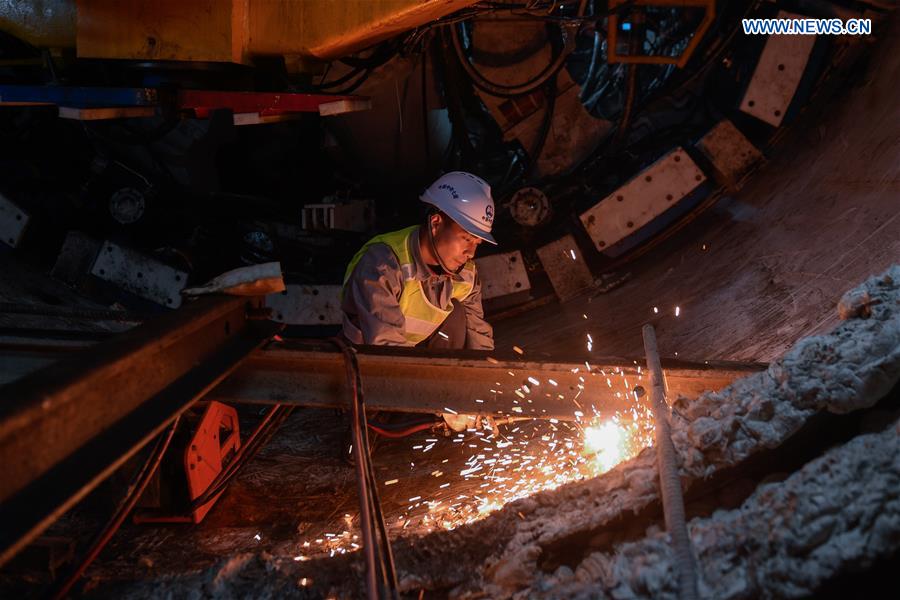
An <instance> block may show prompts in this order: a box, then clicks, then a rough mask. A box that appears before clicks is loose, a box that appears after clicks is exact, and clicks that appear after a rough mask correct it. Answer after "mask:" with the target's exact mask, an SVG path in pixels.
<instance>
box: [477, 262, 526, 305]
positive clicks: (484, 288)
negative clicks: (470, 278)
mask: <svg viewBox="0 0 900 600" xmlns="http://www.w3.org/2000/svg"><path fill="white" fill-rule="evenodd" d="M475 265H476V266H477V267H478V277H479V279H481V296H482V298H483V299H485V300H490V299H491V298H499V297H502V296H508V295H509V294H515V293H518V292H524V291H527V290H529V289H531V282H529V281H528V273H527V272H526V271H525V264H524V263H523V262H522V253H521V252H519V251H518V250H516V251H515V252H507V253H505V254H492V255H490V256H485V257H483V258H476V259H475Z"/></svg>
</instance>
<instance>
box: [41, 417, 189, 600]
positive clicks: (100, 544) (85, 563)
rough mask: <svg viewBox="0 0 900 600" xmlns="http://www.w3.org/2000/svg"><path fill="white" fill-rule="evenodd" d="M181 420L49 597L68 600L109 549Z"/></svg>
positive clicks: (161, 438)
mask: <svg viewBox="0 0 900 600" xmlns="http://www.w3.org/2000/svg"><path fill="white" fill-rule="evenodd" d="M180 418H181V417H180V416H178V417H175V420H174V421H172V425H171V426H169V432H168V434H160V436H159V437H158V438H157V440H156V445H155V446H154V448H153V451H152V452H151V453H150V455H149V456H148V457H147V460H146V462H145V463H144V465H143V467H141V470H140V471H139V472H138V475H137V477H136V478H135V479H134V484H133V486H132V487H131V489H130V490H129V492H128V493H127V494H126V495H125V498H124V499H123V500H122V502H121V503H120V504H119V507H118V509H117V510H116V512H115V513H113V516H112V517H111V518H110V520H109V521H108V522H107V524H106V525H105V526H104V527H103V529H102V530H101V531H100V534H99V535H98V536H97V538H96V539H95V540H94V543H93V544H91V546H90V548H88V551H87V553H86V554H85V555H84V558H83V559H82V560H81V562H80V563H79V564H78V566H77V567H76V568H75V570H74V571H72V573H71V574H70V575H69V576H68V577H67V578H66V579H65V580H64V581H63V582H62V584H61V585H59V586H58V587H56V588H55V590H54V591H53V593H52V595H51V596H50V597H51V598H53V600H62V598H65V597H66V595H67V594H68V593H69V591H70V590H71V589H72V586H73V585H75V583H77V582H78V580H79V579H81V576H82V575H83V574H84V571H85V570H86V569H87V568H88V567H89V566H90V565H91V563H93V562H94V560H95V559H96V558H97V556H98V555H99V554H100V552H101V551H102V550H103V548H105V547H106V544H107V543H109V540H110V539H112V536H113V535H115V533H116V531H118V530H119V527H120V526H121V525H122V523H123V522H124V521H125V517H127V516H128V513H130V512H131V509H133V508H134V505H135V504H137V501H138V500H139V499H140V497H141V496H142V495H143V493H144V489H146V487H147V484H148V483H150V479H151V478H152V477H153V474H154V473H156V470H157V469H158V468H159V463H160V462H161V461H162V457H163V455H164V454H165V453H166V449H168V447H169V443H170V442H171V441H172V436H173V435H174V434H175V429H176V428H177V427H178V421H179V420H180Z"/></svg>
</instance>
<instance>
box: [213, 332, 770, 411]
mask: <svg viewBox="0 0 900 600" xmlns="http://www.w3.org/2000/svg"><path fill="white" fill-rule="evenodd" d="M539 358H540V357H534V358H531V359H530V360H522V359H523V357H522V356H519V355H515V356H506V357H502V358H501V357H500V355H498V354H496V353H486V352H476V351H443V352H440V353H437V352H426V351H423V350H419V349H405V348H383V347H382V348H376V347H366V346H362V347H359V353H358V360H359V368H360V375H361V377H362V380H363V382H364V383H365V386H366V406H367V407H368V408H369V409H375V410H388V411H397V412H413V413H440V412H451V411H455V412H457V413H464V414H471V413H484V414H491V415H497V416H516V417H538V418H557V419H566V420H574V419H575V412H576V411H580V412H581V413H582V414H583V415H587V416H590V415H593V414H594V409H596V410H597V411H599V412H600V414H601V415H603V414H609V415H612V413H613V412H615V411H618V410H623V409H627V408H630V407H631V406H633V404H634V401H635V399H634V396H633V394H632V392H633V391H634V389H635V388H636V387H637V386H643V387H649V382H648V377H647V374H646V369H645V368H644V367H643V362H644V361H643V360H641V361H635V360H629V359H622V358H600V357H590V358H589V359H588V361H587V364H586V363H585V358H573V359H571V361H566V362H561V361H560V360H559V358H554V361H553V362H542V361H540V360H539ZM663 367H664V368H665V370H666V379H667V381H668V385H669V394H670V396H671V397H675V396H677V395H678V394H682V395H685V396H688V397H694V396H696V395H698V394H699V393H701V392H703V391H706V390H716V389H721V388H723V387H725V386H726V385H728V384H730V383H731V382H732V381H734V380H735V379H737V378H739V377H743V376H746V375H750V374H752V373H755V372H758V371H760V370H762V369H764V368H765V365H763V364H760V363H730V362H710V363H692V362H687V361H679V360H666V361H663ZM588 368H590V370H588ZM529 377H531V378H533V379H534V380H536V381H538V383H537V384H534V383H533V381H531V380H529ZM551 380H552V381H551ZM344 382H345V374H344V369H343V364H342V362H341V356H340V354H339V353H338V352H336V351H335V350H333V349H332V348H330V347H329V345H327V344H322V343H318V344H317V343H313V342H295V343H284V344H281V345H274V344H273V345H272V347H270V348H268V349H265V350H260V351H258V352H256V353H254V354H253V355H252V356H251V357H250V358H248V359H247V361H245V362H244V363H243V364H242V365H241V366H240V368H238V369H237V370H236V371H235V372H234V374H232V375H231V376H229V377H228V378H227V379H226V380H225V381H223V382H222V383H221V384H220V385H219V386H218V387H216V388H215V389H214V390H212V391H211V392H210V394H209V396H208V397H209V398H210V399H212V400H218V401H220V402H237V403H259V404H294V405H298V406H307V407H321V408H349V406H348V405H347V401H346V399H345V395H344V394H343V393H342V391H341V390H342V389H343V386H344V385H345V383H344ZM554 383H555V384H554ZM526 386H527V387H526ZM517 389H518V390H519V391H520V393H521V394H522V397H520V396H519V395H518V394H516V390H517Z"/></svg>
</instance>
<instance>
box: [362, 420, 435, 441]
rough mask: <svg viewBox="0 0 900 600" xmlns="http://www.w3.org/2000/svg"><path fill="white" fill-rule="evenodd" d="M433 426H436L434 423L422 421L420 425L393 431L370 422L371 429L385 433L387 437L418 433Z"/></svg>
mask: <svg viewBox="0 0 900 600" xmlns="http://www.w3.org/2000/svg"><path fill="white" fill-rule="evenodd" d="M432 427H434V423H420V424H418V425H413V426H412V427H408V428H406V429H401V430H399V431H391V430H389V429H382V428H381V427H379V426H378V425H372V424H371V423H369V429H371V430H372V431H374V432H375V433H377V434H379V435H383V436H384V437H386V438H392V439H397V438H404V437H407V436H410V435H412V434H414V433H417V432H419V431H425V430H426V429H431V428H432Z"/></svg>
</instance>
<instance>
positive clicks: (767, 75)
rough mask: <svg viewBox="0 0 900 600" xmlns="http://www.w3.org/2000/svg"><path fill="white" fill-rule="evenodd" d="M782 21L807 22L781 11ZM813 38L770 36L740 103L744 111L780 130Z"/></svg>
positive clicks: (814, 37)
mask: <svg viewBox="0 0 900 600" xmlns="http://www.w3.org/2000/svg"><path fill="white" fill-rule="evenodd" d="M778 18H779V19H805V18H806V17H804V16H803V15H798V14H794V13H789V12H785V11H783V10H781V11H778ZM816 37H817V36H814V35H770V36H769V39H768V40H767V41H766V46H765V48H763V51H762V54H761V55H760V57H759V62H758V63H756V69H755V70H754V71H753V77H752V78H751V79H750V85H749V86H747V91H746V92H745V93H744V98H743V100H741V107H740V108H741V111H743V112H745V113H747V114H748V115H753V116H754V117H756V118H757V119H760V120H761V121H765V122H766V123H768V124H769V125H772V126H774V127H778V126H779V125H781V121H782V119H784V113H785V112H786V111H787V108H788V106H789V105H790V104H791V100H792V99H793V98H794V92H796V91H797V85H798V84H799V83H800V78H801V77H803V72H804V71H805V70H806V63H807V62H809V55H810V52H812V48H813V44H815V43H816Z"/></svg>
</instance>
